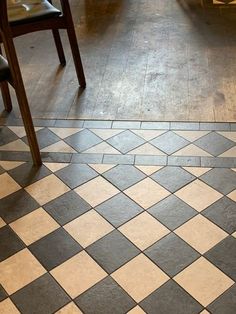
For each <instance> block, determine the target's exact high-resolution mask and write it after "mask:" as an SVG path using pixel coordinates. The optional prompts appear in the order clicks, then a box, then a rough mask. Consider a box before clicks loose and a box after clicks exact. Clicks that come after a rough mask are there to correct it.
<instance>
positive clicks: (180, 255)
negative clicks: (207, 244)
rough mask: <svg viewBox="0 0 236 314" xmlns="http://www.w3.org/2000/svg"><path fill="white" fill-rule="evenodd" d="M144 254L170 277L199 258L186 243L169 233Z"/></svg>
mask: <svg viewBox="0 0 236 314" xmlns="http://www.w3.org/2000/svg"><path fill="white" fill-rule="evenodd" d="M145 254H146V255H147V256H148V257H149V258H150V259H151V260H152V261H153V262H154V263H156V264H157V265H158V266H159V267H160V268H161V269H162V270H164V271H165V272H166V273H167V274H168V275H169V276H170V277H173V276H175V275H177V274H178V273H179V272H180V271H182V270H183V269H184V268H185V267H187V266H188V265H190V264H191V263H192V262H193V261H195V260H196V259H197V258H199V257H200V254H199V253H197V252H196V251H195V250H194V249H193V248H191V247H190V246H189V245H188V244H187V243H186V242H184V241H183V240H182V239H180V238H179V237H178V236H176V235H175V234H174V233H171V234H169V235H167V236H166V237H164V238H163V239H161V240H160V241H158V242H156V243H155V244H153V245H152V246H151V247H149V248H148V249H147V250H146V251H145Z"/></svg>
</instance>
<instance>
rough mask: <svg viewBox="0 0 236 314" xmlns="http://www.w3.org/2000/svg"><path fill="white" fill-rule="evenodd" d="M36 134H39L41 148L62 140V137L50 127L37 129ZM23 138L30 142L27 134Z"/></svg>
mask: <svg viewBox="0 0 236 314" xmlns="http://www.w3.org/2000/svg"><path fill="white" fill-rule="evenodd" d="M36 135H37V140H38V144H39V148H40V149H43V148H45V147H47V146H49V145H52V144H54V143H56V142H58V141H60V140H61V139H60V137H58V136H57V135H56V134H55V133H53V132H52V131H50V130H49V129H48V128H44V129H41V130H39V131H37V132H36ZM22 140H23V141H24V142H25V143H27V144H28V140H27V137H26V136H25V137H23V138H22Z"/></svg>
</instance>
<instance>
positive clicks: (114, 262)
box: [86, 230, 140, 273]
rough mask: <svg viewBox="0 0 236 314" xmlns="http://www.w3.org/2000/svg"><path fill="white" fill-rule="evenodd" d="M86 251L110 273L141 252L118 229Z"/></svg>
mask: <svg viewBox="0 0 236 314" xmlns="http://www.w3.org/2000/svg"><path fill="white" fill-rule="evenodd" d="M86 251H87V252H88V253H89V254H90V256H92V257H93V258H94V259H95V260H96V261H97V263H98V264H99V265H101V266H102V268H103V269H105V270H106V272H108V273H112V272H113V271H115V270H116V269H118V268H119V267H120V266H122V265H124V264H125V263H126V262H128V261H129V260H131V259H132V258H134V257H135V256H136V255H138V254H139V252H140V251H139V250H138V249H137V248H136V247H135V246H134V245H133V244H132V243H131V242H130V241H128V240H127V239H126V238H125V237H124V236H123V235H122V234H121V233H120V232H118V231H117V230H114V231H112V232H111V233H109V234H108V235H106V236H105V237H103V238H102V239H100V240H98V241H97V242H95V243H93V244H92V245H90V246H89V247H88V248H87V250H86Z"/></svg>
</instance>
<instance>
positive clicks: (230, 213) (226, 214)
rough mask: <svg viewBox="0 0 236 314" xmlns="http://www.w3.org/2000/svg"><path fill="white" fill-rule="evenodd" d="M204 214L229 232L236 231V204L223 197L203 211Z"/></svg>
mask: <svg viewBox="0 0 236 314" xmlns="http://www.w3.org/2000/svg"><path fill="white" fill-rule="evenodd" d="M202 215H203V216H205V217H207V218H208V219H209V220H211V221H212V222H214V223H215V224H217V225H218V226H219V227H221V228H222V229H224V230H225V231H226V232H228V233H229V234H231V233H233V232H235V231H236V204H235V202H234V201H232V200H231V199H229V198H228V197H223V198H221V199H220V200H219V201H217V202H215V203H214V204H212V205H211V206H210V207H208V208H207V209H205V210H204V211H203V212H202Z"/></svg>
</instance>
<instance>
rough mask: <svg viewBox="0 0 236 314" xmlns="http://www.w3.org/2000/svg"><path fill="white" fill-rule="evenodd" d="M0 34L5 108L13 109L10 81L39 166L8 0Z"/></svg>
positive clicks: (0, 7)
mask: <svg viewBox="0 0 236 314" xmlns="http://www.w3.org/2000/svg"><path fill="white" fill-rule="evenodd" d="M0 36H1V40H2V43H3V46H4V50H5V53H6V58H7V60H6V59H5V58H3V57H2V55H0V87H1V92H2V96H3V102H4V105H5V109H6V110H7V111H8V112H10V111H11V110H12V104H11V97H10V93H9V88H8V83H10V84H11V85H12V86H13V87H14V89H15V92H16V97H17V100H18V103H19V107H20V111H21V116H22V119H23V123H24V126H25V130H26V135H27V138H28V142H29V146H30V150H31V154H32V158H33V162H34V164H35V165H37V166H39V165H41V164H42V161H41V157H40V152H39V147H38V142H37V138H36V135H35V130H34V126H33V121H32V117H31V114H30V109H29V105H28V100H27V96H26V93H25V88H24V84H23V80H22V76H21V71H20V67H19V63H18V59H17V55H16V51H15V46H14V43H13V39H12V33H11V28H10V26H9V23H8V18H7V5H6V1H3V0H0ZM0 53H1V51H0Z"/></svg>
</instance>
